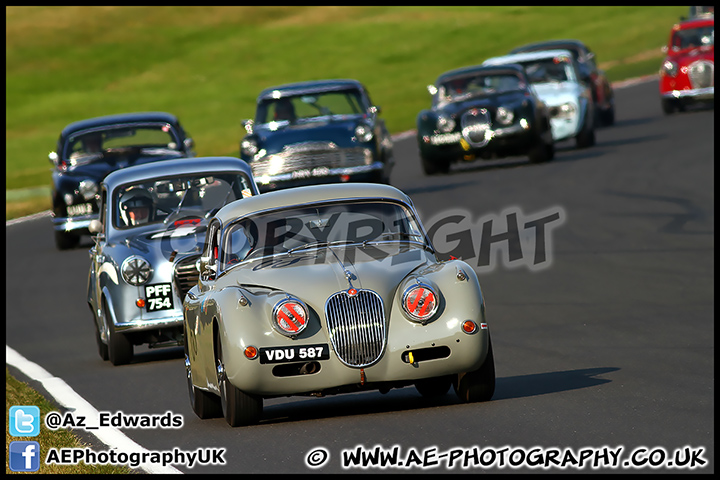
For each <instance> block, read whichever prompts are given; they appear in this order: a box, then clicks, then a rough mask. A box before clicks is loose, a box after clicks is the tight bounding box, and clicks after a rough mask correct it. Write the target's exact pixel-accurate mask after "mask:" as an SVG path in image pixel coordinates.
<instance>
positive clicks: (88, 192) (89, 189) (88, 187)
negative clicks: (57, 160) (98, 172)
mask: <svg viewBox="0 0 720 480" xmlns="http://www.w3.org/2000/svg"><path fill="white" fill-rule="evenodd" d="M78 192H79V193H80V195H82V197H83V198H84V199H85V200H86V201H89V200H92V199H93V198H95V195H96V194H97V192H98V184H97V183H95V182H93V181H92V180H83V181H81V182H80V184H79V185H78Z"/></svg>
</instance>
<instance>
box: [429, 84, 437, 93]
mask: <svg viewBox="0 0 720 480" xmlns="http://www.w3.org/2000/svg"><path fill="white" fill-rule="evenodd" d="M427 91H428V92H430V95H436V94H437V92H438V89H437V87H436V86H435V85H428V86H427Z"/></svg>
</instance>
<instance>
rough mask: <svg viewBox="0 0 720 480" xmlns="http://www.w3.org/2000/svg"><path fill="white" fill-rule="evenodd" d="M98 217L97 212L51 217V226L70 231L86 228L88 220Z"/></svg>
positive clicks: (88, 223) (88, 224)
mask: <svg viewBox="0 0 720 480" xmlns="http://www.w3.org/2000/svg"><path fill="white" fill-rule="evenodd" d="M97 218H99V215H98V214H93V215H82V216H77V217H53V218H52V222H53V228H54V229H55V230H58V231H62V232H70V231H72V230H79V229H86V228H88V227H89V226H90V222H91V221H92V220H95V219H97Z"/></svg>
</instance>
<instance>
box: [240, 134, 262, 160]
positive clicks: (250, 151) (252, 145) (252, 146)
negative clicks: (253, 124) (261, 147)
mask: <svg viewBox="0 0 720 480" xmlns="http://www.w3.org/2000/svg"><path fill="white" fill-rule="evenodd" d="M257 152H258V142H257V139H255V138H253V137H250V138H243V139H242V141H241V142H240V153H242V154H243V155H244V156H247V157H252V156H253V155H255V154H256V153H257Z"/></svg>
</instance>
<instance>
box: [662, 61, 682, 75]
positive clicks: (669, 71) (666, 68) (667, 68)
mask: <svg viewBox="0 0 720 480" xmlns="http://www.w3.org/2000/svg"><path fill="white" fill-rule="evenodd" d="M660 72H661V73H664V74H665V75H668V76H670V77H674V76H676V75H677V73H678V67H677V63H675V62H673V61H672V60H665V62H664V63H663V65H662V69H661V70H660Z"/></svg>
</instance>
